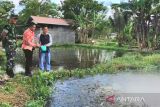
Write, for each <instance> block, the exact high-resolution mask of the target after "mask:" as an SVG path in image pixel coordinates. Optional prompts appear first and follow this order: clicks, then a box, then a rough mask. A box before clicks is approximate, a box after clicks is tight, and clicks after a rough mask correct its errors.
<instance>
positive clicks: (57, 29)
mask: <svg viewBox="0 0 160 107" xmlns="http://www.w3.org/2000/svg"><path fill="white" fill-rule="evenodd" d="M31 21H34V22H36V23H37V30H36V35H37V34H39V33H41V32H42V27H43V26H44V25H47V26H48V28H49V33H50V34H51V35H52V38H53V44H74V43H75V32H74V30H73V29H72V25H73V21H72V20H68V19H60V18H49V17H39V16H31V17H30V18H29V19H28V22H27V23H29V22H31Z"/></svg>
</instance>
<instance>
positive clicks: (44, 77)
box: [0, 44, 160, 107]
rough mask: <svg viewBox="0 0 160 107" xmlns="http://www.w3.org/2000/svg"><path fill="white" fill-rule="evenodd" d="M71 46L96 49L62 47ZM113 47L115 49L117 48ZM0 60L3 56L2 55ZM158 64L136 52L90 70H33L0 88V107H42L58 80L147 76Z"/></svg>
mask: <svg viewBox="0 0 160 107" xmlns="http://www.w3.org/2000/svg"><path fill="white" fill-rule="evenodd" d="M70 46H76V47H77V46H80V47H95V46H92V45H84V44H78V45H65V47H70ZM57 47H59V46H57ZM60 47H61V46H60ZM103 47H105V46H103V45H102V46H99V45H98V47H97V48H103ZM113 47H114V48H115V47H116V46H113ZM105 49H107V48H105ZM110 49H112V48H110ZM124 50H125V49H124ZM0 56H1V54H0ZM2 56H4V54H3V53H2ZM159 63H160V54H158V53H156V54H149V55H145V56H143V55H142V54H140V53H137V52H130V53H127V54H125V55H123V56H122V57H118V58H115V59H112V60H111V61H108V62H106V63H102V64H97V65H95V66H94V67H92V68H86V69H74V70H66V69H61V70H59V71H54V72H50V73H42V72H41V71H38V70H36V71H35V74H34V76H33V77H32V78H30V77H24V76H22V75H16V77H15V78H13V79H11V80H9V81H8V82H7V83H6V84H5V85H0V107H13V106H18V107H24V106H25V107H44V106H45V104H46V100H47V99H48V98H49V97H50V94H51V93H52V91H54V83H55V82H56V81H57V80H59V79H68V78H70V77H75V78H82V77H84V76H86V75H96V74H103V73H117V72H120V71H123V70H126V69H141V70H142V71H144V72H149V71H151V70H153V69H159Z"/></svg>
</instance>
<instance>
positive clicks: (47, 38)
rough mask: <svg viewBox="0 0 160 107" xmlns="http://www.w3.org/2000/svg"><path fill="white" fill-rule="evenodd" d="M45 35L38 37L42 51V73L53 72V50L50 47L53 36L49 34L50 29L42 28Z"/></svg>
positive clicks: (40, 61) (40, 63)
mask: <svg viewBox="0 0 160 107" xmlns="http://www.w3.org/2000/svg"><path fill="white" fill-rule="evenodd" d="M42 30H43V33H41V34H39V35H38V38H39V43H40V44H41V47H40V50H39V52H40V53H39V55H40V58H39V59H40V60H39V67H40V69H41V70H42V71H44V70H47V71H50V70H51V63H50V62H51V60H50V59H51V52H50V51H51V50H50V46H51V45H52V36H51V34H49V33H48V27H47V26H44V27H43V28H42Z"/></svg>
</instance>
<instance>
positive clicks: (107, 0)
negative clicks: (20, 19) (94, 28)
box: [10, 0, 128, 16]
mask: <svg viewBox="0 0 160 107" xmlns="http://www.w3.org/2000/svg"><path fill="white" fill-rule="evenodd" d="M10 1H13V3H14V4H15V6H16V7H15V13H18V12H19V11H20V10H21V9H23V8H22V7H20V6H19V1H20V0H10ZM51 1H52V2H54V3H56V4H60V1H63V0H51ZM97 1H98V2H103V3H104V5H106V6H108V7H110V5H111V4H112V3H120V2H127V1H128V0H97ZM112 13H113V12H112V10H111V9H110V8H109V11H108V13H107V14H108V16H110V15H112Z"/></svg>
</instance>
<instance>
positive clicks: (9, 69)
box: [2, 24, 17, 77]
mask: <svg viewBox="0 0 160 107" xmlns="http://www.w3.org/2000/svg"><path fill="white" fill-rule="evenodd" d="M3 32H6V33H7V35H6V37H5V38H4V39H3V41H2V42H3V47H4V48H5V51H6V57H7V64H6V73H7V74H8V75H9V76H10V77H13V76H14V73H13V68H14V66H15V63H14V60H15V55H16V47H17V45H16V33H15V25H11V24H9V25H6V26H5V27H4V29H3Z"/></svg>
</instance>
